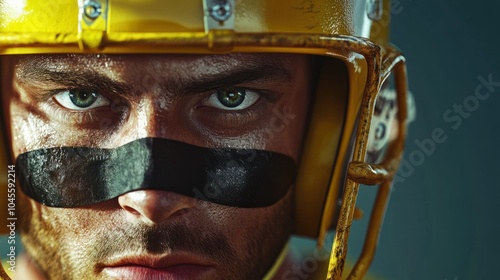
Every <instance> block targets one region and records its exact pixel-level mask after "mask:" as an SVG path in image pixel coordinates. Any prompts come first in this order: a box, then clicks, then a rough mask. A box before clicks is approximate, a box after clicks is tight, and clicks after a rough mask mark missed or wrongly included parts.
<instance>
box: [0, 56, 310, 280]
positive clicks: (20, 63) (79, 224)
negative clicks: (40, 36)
mask: <svg viewBox="0 0 500 280" xmlns="http://www.w3.org/2000/svg"><path fill="white" fill-rule="evenodd" d="M310 64H311V62H310V59H309V58H308V57H306V56H300V55H284V54H231V55H204V56H202V55H199V56H194V55H140V56H135V55H130V56H128V55H33V56H16V57H4V58H3V60H2V69H1V72H2V75H3V76H2V94H3V96H2V98H3V106H4V112H5V113H4V118H5V119H6V122H7V126H8V130H9V132H10V139H11V144H12V156H13V158H14V159H16V158H17V157H18V156H19V155H20V154H23V153H26V152H29V151H33V150H37V149H42V148H54V147H92V148H106V149H115V148H118V147H121V146H123V145H125V144H127V143H130V142H132V141H134V140H137V139H141V138H148V137H154V138H163V139H169V140H175V141H180V142H183V143H187V144H191V145H195V146H199V147H206V148H232V149H255V150H265V151H271V152H276V153H280V154H283V155H286V156H289V157H290V158H292V159H293V160H294V161H295V162H296V163H297V162H298V159H299V153H300V146H301V142H302V140H303V139H302V138H303V137H302V136H303V133H304V129H305V128H304V127H305V119H306V116H307V109H308V103H309V100H308V96H309V95H310V91H311V87H312V82H311V79H310V77H309V76H310V74H309V73H311V65H310ZM187 160H188V159H187ZM60 187H61V188H64V187H65V186H60ZM89 187H90V186H89ZM266 187H268V188H273V186H266ZM19 203H20V207H21V211H22V218H21V227H22V228H21V230H22V234H23V242H24V245H25V248H26V251H27V253H28V254H29V255H30V256H31V257H32V259H33V261H34V263H35V264H36V265H37V267H38V268H39V270H40V271H41V272H42V273H43V274H44V275H45V276H46V277H48V278H50V279H94V278H102V279H122V278H124V279H174V278H175V279H193V278H202V279H237V278H238V279H241V278H258V277H262V275H263V274H264V273H265V272H266V271H267V270H268V269H269V268H270V266H271V265H272V264H273V262H274V260H275V259H276V257H277V255H278V254H279V253H280V251H281V249H282V247H283V245H284V244H285V242H286V241H287V239H288V237H289V235H290V229H291V220H292V204H293V203H292V189H291V188H290V189H288V191H287V193H286V195H285V196H284V197H282V198H281V199H279V201H277V202H276V203H274V204H272V205H270V206H265V207H247V208H242V207H231V206H224V205H219V204H216V203H212V202H208V201H202V200H198V199H196V198H194V197H189V196H185V195H181V194H178V193H175V192H170V191H163V190H154V189H142V190H135V191H132V192H126V193H123V194H121V195H119V196H118V197H116V198H113V199H109V200H106V201H103V202H98V203H93V204H89V205H84V206H78V207H72V208H56V207H48V206H45V205H43V204H41V203H39V202H37V201H35V200H33V199H31V198H29V197H27V196H24V195H21V197H20V199H19ZM141 277H142V278H141Z"/></svg>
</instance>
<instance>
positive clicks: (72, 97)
mask: <svg viewBox="0 0 500 280" xmlns="http://www.w3.org/2000/svg"><path fill="white" fill-rule="evenodd" d="M54 98H55V99H56V101H57V103H59V104H60V105H61V106H63V107H65V108H67V109H71V110H79V111H83V110H89V109H93V108H98V107H103V106H108V105H109V104H110V102H109V100H108V99H107V98H106V97H104V96H102V95H100V94H99V93H95V92H93V91H86V90H78V89H70V90H65V91H62V92H59V93H57V94H55V95H54Z"/></svg>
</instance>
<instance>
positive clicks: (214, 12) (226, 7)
mask: <svg viewBox="0 0 500 280" xmlns="http://www.w3.org/2000/svg"><path fill="white" fill-rule="evenodd" d="M209 11H210V16H211V17H212V18H213V19H215V20H216V21H219V22H223V21H226V20H227V19H228V18H229V17H231V13H232V12H231V5H230V4H229V1H227V0H221V1H216V2H214V3H213V6H212V7H210V10H209Z"/></svg>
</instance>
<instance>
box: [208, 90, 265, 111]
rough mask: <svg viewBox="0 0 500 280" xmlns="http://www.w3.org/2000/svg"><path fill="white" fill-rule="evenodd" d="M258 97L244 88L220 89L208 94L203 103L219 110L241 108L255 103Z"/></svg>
mask: <svg viewBox="0 0 500 280" xmlns="http://www.w3.org/2000/svg"><path fill="white" fill-rule="evenodd" d="M259 97H260V96H259V94H257V93H255V92H253V91H249V90H245V89H221V90H217V91H216V92H215V93H213V94H212V95H210V96H209V97H208V99H206V101H205V102H204V104H203V105H205V106H211V107H215V108H217V109H221V110H243V109H246V108H248V107H250V106H252V105H253V104H255V102H257V100H258V99H259Z"/></svg>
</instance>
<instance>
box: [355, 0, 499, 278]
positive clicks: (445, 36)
mask: <svg viewBox="0 0 500 280" xmlns="http://www.w3.org/2000/svg"><path fill="white" fill-rule="evenodd" d="M393 1H394V0H393ZM400 5H401V6H402V11H401V12H400V13H398V14H396V15H393V18H392V22H391V24H392V36H391V37H392V41H393V42H394V43H395V44H396V45H397V46H398V47H399V48H400V49H402V50H403V52H404V53H405V55H406V58H407V64H408V75H409V85H410V89H411V91H412V92H413V94H414V96H415V100H416V104H417V119H416V121H415V122H414V123H413V124H412V125H411V127H410V133H409V135H408V141H407V147H406V153H405V160H406V161H408V162H410V157H409V156H410V154H411V153H412V152H414V151H415V150H420V148H419V147H418V146H417V145H416V144H415V141H416V140H419V141H423V140H424V139H426V138H430V137H431V135H432V134H431V133H432V131H433V130H434V129H436V128H438V129H442V130H443V131H444V133H445V134H446V136H447V139H446V141H445V142H443V143H441V144H436V147H435V151H434V152H432V153H428V154H429V155H425V157H424V162H423V164H421V165H413V167H414V171H413V173H411V172H409V171H408V170H411V169H405V170H403V171H406V172H403V174H406V175H408V173H411V175H409V176H407V177H406V178H404V179H405V182H402V183H400V182H398V183H396V184H395V186H394V191H393V193H392V196H391V201H390V203H389V207H388V209H387V214H386V217H385V223H384V227H383V231H382V236H381V238H380V243H379V249H378V251H377V254H376V257H375V260H374V262H373V267H372V269H371V271H372V272H374V273H376V274H377V275H381V276H384V278H386V279H418V280H422V279H435V280H445V279H447V280H463V279H500V273H499V268H498V266H499V265H500V217H499V216H500V183H499V179H500V178H499V177H500V176H499V175H500V170H499V167H500V164H499V158H500V147H499V145H500V132H499V130H500V96H499V95H500V86H498V87H496V88H495V91H494V92H493V93H491V96H490V97H489V98H488V99H487V100H484V101H480V102H479V105H478V107H477V109H475V110H473V111H471V112H470V115H469V116H468V118H461V120H462V123H461V125H460V126H458V123H456V122H455V121H453V122H450V121H449V120H448V121H447V120H446V119H445V118H444V117H443V114H444V113H445V112H446V111H447V110H450V109H451V110H453V106H454V104H463V102H464V101H465V100H468V101H469V102H470V100H471V97H469V96H473V95H474V92H475V89H476V87H477V86H478V85H480V84H481V83H480V81H479V80H478V77H479V76H482V77H484V78H486V79H487V77H488V75H492V79H493V81H496V82H500V16H499V14H500V2H496V1H493V0H489V1H451V0H448V1H430V0H428V1H419V0H400ZM486 92H487V91H485V89H482V93H483V94H485V93H486ZM470 104H471V105H474V104H473V103H472V102H471V103H470ZM469 108H470V107H469ZM450 116H458V114H456V113H453V114H451V115H450ZM454 125H455V127H456V129H453V126H454ZM414 156H415V155H414ZM413 162H414V163H415V160H414V161H413ZM417 163H418V162H417ZM367 188H370V187H365V188H364V189H363V190H362V192H361V195H360V198H359V202H360V203H361V204H363V205H364V206H363V208H364V210H367V209H369V208H367V207H368V205H369V204H370V203H371V201H372V199H371V198H372V196H373V194H374V192H373V190H370V189H367ZM365 220H366V219H365ZM363 228H364V222H360V223H355V225H354V226H353V231H354V236H353V240H359V238H360V237H361V234H360V232H359V231H360V230H362V229H363ZM350 248H351V249H352V250H353V252H354V253H355V252H359V250H360V248H361V244H360V242H355V241H353V242H351V244H350Z"/></svg>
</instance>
